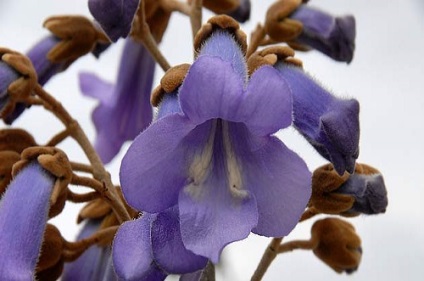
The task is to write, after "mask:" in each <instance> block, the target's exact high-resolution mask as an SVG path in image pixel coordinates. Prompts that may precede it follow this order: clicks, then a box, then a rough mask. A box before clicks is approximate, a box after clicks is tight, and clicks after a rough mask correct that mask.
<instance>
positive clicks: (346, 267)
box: [311, 218, 362, 273]
mask: <svg viewBox="0 0 424 281" xmlns="http://www.w3.org/2000/svg"><path fill="white" fill-rule="evenodd" d="M311 235H312V239H311V240H314V241H317V246H316V247H315V249H314V250H313V252H314V254H315V255H316V256H317V257H318V258H319V259H321V260H322V261H323V262H325V263H326V264H327V265H328V266H330V267H331V268H332V269H333V270H335V271H336V272H338V273H341V272H343V271H347V272H351V271H353V270H356V269H357V268H358V266H359V263H360V261H361V256H362V248H361V239H360V238H359V236H358V235H357V234H356V232H355V228H354V227H353V225H352V224H350V223H348V222H346V221H343V220H341V219H337V218H325V219H322V220H318V221H316V222H315V223H314V225H313V226H312V229H311Z"/></svg>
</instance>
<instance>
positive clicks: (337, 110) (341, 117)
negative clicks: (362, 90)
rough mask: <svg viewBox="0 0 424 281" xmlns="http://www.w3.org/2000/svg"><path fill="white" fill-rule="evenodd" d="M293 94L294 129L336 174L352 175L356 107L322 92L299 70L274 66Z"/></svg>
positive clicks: (356, 140)
mask: <svg viewBox="0 0 424 281" xmlns="http://www.w3.org/2000/svg"><path fill="white" fill-rule="evenodd" d="M276 68H277V69H278V71H279V72H280V73H281V74H282V75H283V77H284V79H285V80H286V81H287V83H288V84H289V85H290V88H291V91H292V94H293V119H294V120H293V123H294V126H295V128H296V129H297V130H298V131H299V132H300V133H301V134H302V135H303V136H304V137H305V138H306V139H307V140H308V141H309V143H310V144H311V145H312V146H313V147H314V148H315V149H316V150H317V151H318V152H319V153H320V154H321V155H322V156H323V157H324V158H326V159H327V160H329V161H330V162H331V163H333V165H334V168H335V169H336V171H337V172H338V173H339V174H340V175H342V174H343V173H344V171H348V172H349V173H353V171H354V169H355V161H356V159H357V158H358V155H359V103H358V101H356V100H355V99H348V100H345V99H340V98H337V97H335V96H333V95H332V94H331V93H329V92H328V91H327V90H325V89H324V88H322V87H321V86H320V85H319V84H318V83H316V82H315V81H314V80H313V79H312V78H311V77H309V76H308V75H307V74H306V73H305V72H303V70H302V69H301V68H300V67H296V66H292V65H290V64H286V63H283V62H279V63H278V64H277V65H276Z"/></svg>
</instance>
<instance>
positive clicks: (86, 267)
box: [61, 220, 116, 281]
mask: <svg viewBox="0 0 424 281" xmlns="http://www.w3.org/2000/svg"><path fill="white" fill-rule="evenodd" d="M100 224H101V220H89V221H87V223H86V224H85V225H84V227H83V229H82V230H81V232H80V234H79V235H78V238H77V240H81V239H84V238H88V237H90V236H91V235H92V234H94V233H95V232H96V231H97V230H98V229H99V226H100ZM110 257H111V249H110V247H99V246H91V247H90V248H89V249H88V250H86V251H85V252H84V254H82V255H81V256H80V257H79V258H78V259H77V260H75V261H73V262H71V263H66V264H65V269H64V271H63V274H62V277H61V278H62V280H63V281H73V280H79V281H90V280H103V279H104V277H105V273H106V271H107V270H109V266H110V264H109V263H108V262H109V259H110ZM114 277H115V279H116V275H115V276H114ZM108 278H109V279H106V280H114V279H113V276H109V277H108Z"/></svg>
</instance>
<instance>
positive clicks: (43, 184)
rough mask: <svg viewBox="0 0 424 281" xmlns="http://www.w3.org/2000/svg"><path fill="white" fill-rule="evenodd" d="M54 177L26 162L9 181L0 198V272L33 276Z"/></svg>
mask: <svg viewBox="0 0 424 281" xmlns="http://www.w3.org/2000/svg"><path fill="white" fill-rule="evenodd" d="M54 181H55V179H54V178H53V177H52V176H51V175H50V174H48V173H46V171H45V170H44V169H43V168H42V167H41V166H40V165H39V164H38V163H30V164H28V165H27V166H26V167H25V168H23V170H22V171H20V172H19V173H18V175H17V176H16V177H15V178H14V179H13V181H12V182H11V183H10V185H9V187H8V188H7V189H6V192H5V193H4V194H3V197H2V199H1V201H0V229H1V230H2V232H1V235H0V249H1V250H0V261H1V262H0V276H1V277H2V280H33V278H34V275H35V266H36V264H37V260H38V256H39V253H40V249H41V244H42V241H43V235H44V230H45V227H46V223H47V220H48V213H49V209H50V204H49V202H50V195H51V193H52V190H53V184H54Z"/></svg>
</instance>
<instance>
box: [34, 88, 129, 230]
mask: <svg viewBox="0 0 424 281" xmlns="http://www.w3.org/2000/svg"><path fill="white" fill-rule="evenodd" d="M35 92H36V94H37V95H38V96H39V97H40V98H41V99H42V100H43V101H44V103H45V108H46V109H48V110H49V111H51V112H52V113H53V114H54V115H55V116H56V117H57V118H58V119H59V120H60V121H62V123H63V124H64V125H65V127H66V129H67V130H69V133H70V135H71V136H72V138H73V139H75V141H76V142H77V143H78V144H79V145H80V147H81V148H82V150H83V151H84V153H85V155H86V156H87V158H88V160H89V161H90V163H91V165H92V167H93V176H94V178H95V179H97V180H98V181H99V182H101V183H102V185H104V188H103V193H102V194H104V196H105V197H106V199H107V201H108V202H110V203H111V206H112V208H113V210H114V211H115V213H116V215H117V217H118V219H119V221H120V222H123V221H126V220H130V219H131V218H130V215H129V214H128V212H127V210H126V209H125V207H124V204H123V202H122V201H121V199H120V198H119V196H118V193H117V191H116V189H115V187H114V185H113V184H112V181H111V178H110V174H109V173H108V172H107V171H106V170H105V168H104V166H103V163H102V161H101V160H100V157H99V155H98V154H97V152H96V150H95V149H94V147H93V146H92V145H91V143H90V141H89V139H88V137H87V136H86V135H85V133H84V131H83V130H82V128H81V126H80V125H79V124H78V122H77V121H76V120H75V119H73V118H72V116H71V115H70V114H69V113H68V112H67V111H66V110H65V108H64V107H63V106H62V104H61V103H60V102H58V101H57V100H56V99H55V98H54V97H52V96H51V95H50V94H48V93H47V92H46V91H45V90H44V89H43V88H42V87H41V86H40V85H37V86H36V87H35Z"/></svg>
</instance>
